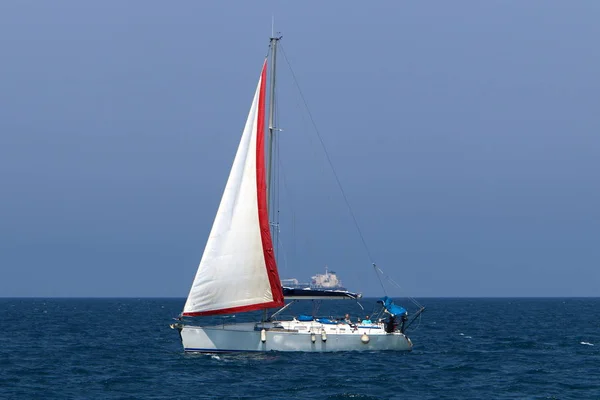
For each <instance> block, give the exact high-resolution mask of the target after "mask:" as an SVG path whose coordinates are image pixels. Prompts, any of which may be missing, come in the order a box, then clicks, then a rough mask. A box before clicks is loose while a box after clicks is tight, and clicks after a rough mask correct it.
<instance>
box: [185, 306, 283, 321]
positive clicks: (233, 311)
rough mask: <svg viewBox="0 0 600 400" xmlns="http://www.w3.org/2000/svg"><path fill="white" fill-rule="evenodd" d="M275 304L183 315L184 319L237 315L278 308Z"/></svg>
mask: <svg viewBox="0 0 600 400" xmlns="http://www.w3.org/2000/svg"><path fill="white" fill-rule="evenodd" d="M271 304H273V302H269V303H260V304H258V305H257V304H252V305H249V306H240V307H230V308H220V309H218V310H209V311H198V312H187V313H186V312H184V313H183V314H182V315H183V316H184V317H201V316H208V315H219V314H237V313H243V312H248V311H255V310H262V309H263V308H266V307H278V305H271Z"/></svg>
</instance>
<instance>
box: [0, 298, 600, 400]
mask: <svg viewBox="0 0 600 400" xmlns="http://www.w3.org/2000/svg"><path fill="white" fill-rule="evenodd" d="M419 301H420V302H421V303H422V304H423V305H424V306H425V307H426V311H425V312H424V313H423V314H422V317H421V318H420V319H417V320H415V322H414V323H413V324H412V325H411V326H410V328H409V330H408V332H407V334H408V336H409V337H410V338H411V340H412V341H413V343H414V349H413V351H412V352H343V353H324V354H318V353H315V354H313V353H277V352H270V353H253V354H244V353H239V354H185V353H184V352H183V349H182V346H181V341H180V339H179V335H178V333H177V331H175V330H172V329H170V327H169V324H171V323H172V322H174V321H173V317H176V316H177V315H178V314H179V313H180V312H181V310H182V307H183V303H184V299H150V298H139V299H137V298H127V299H29V298H27V299H25V298H18V299H11V298H4V299H0V399H600V299H598V298H462V299H460V298H451V299H450V298H444V299H440V298H436V299H434V298H427V299H419ZM308 303H311V302H308ZM399 303H400V304H402V305H404V306H406V307H407V308H409V307H408V306H409V305H410V303H408V302H404V301H400V302H399ZM375 305H376V299H361V301H360V304H357V303H356V302H354V301H329V302H323V304H321V305H320V307H318V308H317V307H316V305H315V304H303V305H300V306H299V307H300V309H298V310H297V312H298V313H310V312H313V311H314V310H317V311H318V312H319V313H320V315H323V316H333V317H336V316H342V315H343V314H345V313H346V312H349V313H350V314H351V315H352V316H353V317H360V316H362V315H365V314H368V313H371V314H372V312H373V309H374V306H375ZM303 307H304V309H303ZM409 309H410V308H409ZM290 312H294V311H290ZM241 317H243V316H238V318H241ZM219 318H220V317H219Z"/></svg>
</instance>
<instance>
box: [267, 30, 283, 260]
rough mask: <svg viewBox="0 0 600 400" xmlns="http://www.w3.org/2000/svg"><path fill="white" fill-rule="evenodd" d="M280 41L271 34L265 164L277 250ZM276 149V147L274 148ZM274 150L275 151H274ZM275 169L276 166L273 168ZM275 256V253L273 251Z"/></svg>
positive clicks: (271, 224) (274, 242)
mask: <svg viewBox="0 0 600 400" xmlns="http://www.w3.org/2000/svg"><path fill="white" fill-rule="evenodd" d="M279 39H281V36H279V37H277V36H275V35H274V34H271V44H270V47H271V90H270V99H269V137H268V146H269V147H268V151H267V154H268V155H269V160H268V163H267V202H268V209H269V220H270V221H269V222H270V224H269V225H270V227H271V237H272V238H273V245H274V248H275V249H277V241H278V238H277V232H278V227H277V215H276V213H277V205H276V204H275V202H276V199H275V197H276V192H275V190H272V189H274V186H275V179H274V174H273V167H274V165H273V160H276V158H275V153H274V150H273V142H274V141H275V132H276V131H277V128H276V127H275V119H274V114H275V75H276V71H277V43H278V42H279ZM275 147H277V146H275ZM275 150H276V149H275ZM275 167H276V166H275ZM275 253H276V254H277V251H275Z"/></svg>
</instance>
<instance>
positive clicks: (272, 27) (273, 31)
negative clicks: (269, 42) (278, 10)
mask: <svg viewBox="0 0 600 400" xmlns="http://www.w3.org/2000/svg"><path fill="white" fill-rule="evenodd" d="M274 36H275V15H274V14H273V15H271V37H274Z"/></svg>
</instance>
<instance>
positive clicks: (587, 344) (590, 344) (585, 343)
mask: <svg viewBox="0 0 600 400" xmlns="http://www.w3.org/2000/svg"><path fill="white" fill-rule="evenodd" d="M581 344H584V345H586V346H593V344H592V343H590V342H581Z"/></svg>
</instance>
